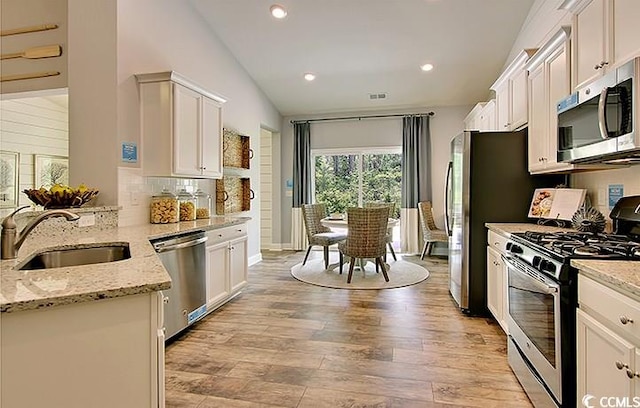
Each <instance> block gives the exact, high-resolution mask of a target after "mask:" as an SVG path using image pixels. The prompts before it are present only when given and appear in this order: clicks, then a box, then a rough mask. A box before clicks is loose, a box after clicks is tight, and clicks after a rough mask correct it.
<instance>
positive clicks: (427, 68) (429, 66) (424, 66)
mask: <svg viewBox="0 0 640 408" xmlns="http://www.w3.org/2000/svg"><path fill="white" fill-rule="evenodd" d="M420 69H421V70H423V71H431V70H432V69H433V65H431V64H424V65H421V66H420Z"/></svg>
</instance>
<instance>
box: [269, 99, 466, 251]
mask: <svg viewBox="0 0 640 408" xmlns="http://www.w3.org/2000/svg"><path fill="white" fill-rule="evenodd" d="M470 109H471V106H454V107H437V108H423V109H413V110H404V111H385V112H381V111H375V112H349V113H339V114H326V115H315V116H313V115H309V116H304V117H285V118H284V119H283V124H282V135H281V143H282V144H281V154H282V161H281V163H282V176H281V179H280V189H281V196H280V199H281V200H282V209H281V214H282V222H281V227H282V228H281V234H282V241H281V242H282V245H283V247H285V248H289V247H290V246H291V207H292V198H291V197H290V196H287V195H286V188H285V183H286V180H292V179H293V125H292V124H291V123H290V121H291V120H299V119H314V118H322V117H345V116H369V115H383V114H397V113H425V112H430V111H433V112H435V116H433V117H431V119H430V130H431V148H432V150H431V160H432V163H431V177H432V179H431V181H432V197H433V198H432V200H433V206H434V216H435V218H436V222H437V224H438V225H439V226H440V227H441V228H442V227H443V226H444V178H445V172H446V169H447V163H448V162H449V142H450V141H451V138H453V137H454V136H455V135H457V134H458V133H460V132H461V131H462V130H463V127H464V126H463V120H464V117H465V116H466V115H467V113H469V110H470ZM363 146H364V147H382V146H402V118H401V117H396V118H379V119H363V120H349V121H328V122H312V124H311V147H312V148H349V147H363Z"/></svg>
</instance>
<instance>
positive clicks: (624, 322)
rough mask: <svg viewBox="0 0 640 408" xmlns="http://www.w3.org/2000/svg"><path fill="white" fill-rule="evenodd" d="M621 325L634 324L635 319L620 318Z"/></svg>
mask: <svg viewBox="0 0 640 408" xmlns="http://www.w3.org/2000/svg"><path fill="white" fill-rule="evenodd" d="M620 323H622V324H627V323H633V319H629V318H628V317H627V316H624V315H622V316H620Z"/></svg>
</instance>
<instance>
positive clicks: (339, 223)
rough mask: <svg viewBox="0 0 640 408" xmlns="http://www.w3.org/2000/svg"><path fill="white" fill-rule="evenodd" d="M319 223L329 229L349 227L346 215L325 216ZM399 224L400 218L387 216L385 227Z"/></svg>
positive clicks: (389, 227) (388, 227) (391, 227)
mask: <svg viewBox="0 0 640 408" xmlns="http://www.w3.org/2000/svg"><path fill="white" fill-rule="evenodd" d="M320 224H322V225H323V226H325V227H327V228H331V229H349V220H347V218H346V217H325V218H323V219H321V220H320ZM399 224H400V219H398V218H389V221H388V222H387V229H388V230H391V229H393V228H394V227H396V226H398V225H399ZM389 232H391V231H389Z"/></svg>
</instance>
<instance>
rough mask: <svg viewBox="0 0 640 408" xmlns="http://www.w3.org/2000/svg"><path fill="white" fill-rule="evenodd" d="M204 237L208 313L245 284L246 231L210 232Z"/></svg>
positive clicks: (243, 227)
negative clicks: (205, 240) (205, 244)
mask: <svg viewBox="0 0 640 408" xmlns="http://www.w3.org/2000/svg"><path fill="white" fill-rule="evenodd" d="M207 237H208V238H209V239H208V240H207V249H206V251H207V310H208V311H211V310H213V309H215V308H217V307H219V306H220V305H222V304H223V303H225V302H226V301H227V300H229V299H230V298H231V297H232V296H233V295H235V294H236V293H238V291H239V290H240V289H242V288H243V287H245V286H246V284H247V271H248V258H247V227H246V224H243V225H235V226H232V227H226V228H221V229H217V230H213V231H209V232H208V233H207Z"/></svg>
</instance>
